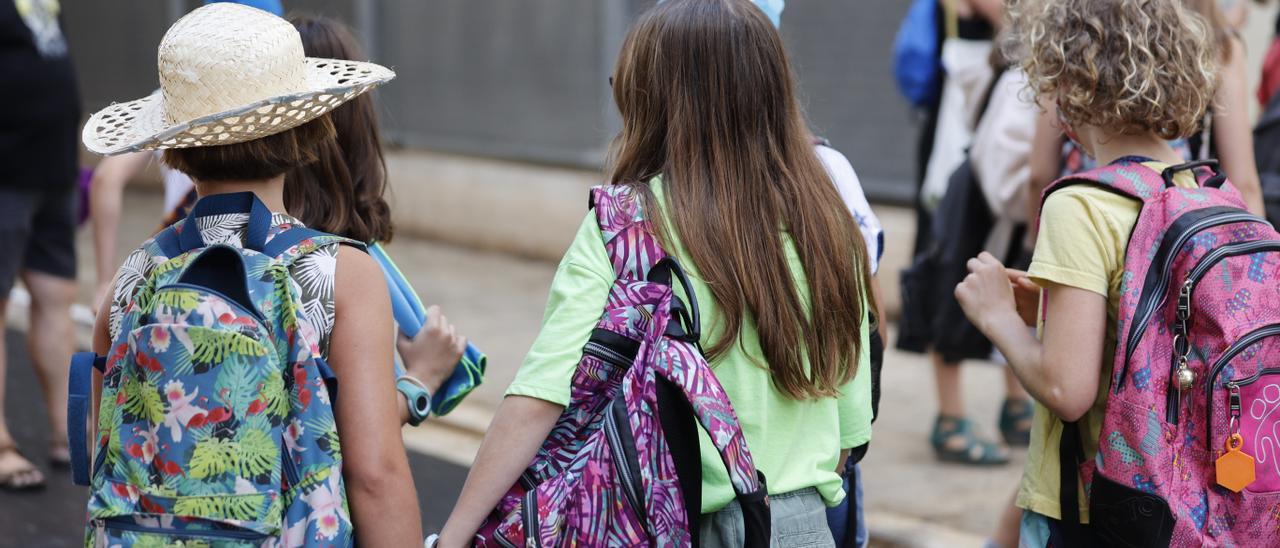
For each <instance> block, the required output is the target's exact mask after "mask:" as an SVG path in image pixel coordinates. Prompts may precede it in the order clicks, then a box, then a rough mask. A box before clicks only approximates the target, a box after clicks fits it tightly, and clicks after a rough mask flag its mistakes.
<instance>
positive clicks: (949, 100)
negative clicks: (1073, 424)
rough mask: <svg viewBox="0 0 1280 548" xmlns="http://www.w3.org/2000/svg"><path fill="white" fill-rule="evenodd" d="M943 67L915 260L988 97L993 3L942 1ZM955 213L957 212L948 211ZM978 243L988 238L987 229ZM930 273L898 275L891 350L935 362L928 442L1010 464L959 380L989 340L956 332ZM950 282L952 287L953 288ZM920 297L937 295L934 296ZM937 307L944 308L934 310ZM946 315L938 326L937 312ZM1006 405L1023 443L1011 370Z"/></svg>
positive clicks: (953, 457)
mask: <svg viewBox="0 0 1280 548" xmlns="http://www.w3.org/2000/svg"><path fill="white" fill-rule="evenodd" d="M943 6H944V8H945V12H944V13H945V16H944V19H943V23H942V24H943V28H945V29H946V38H945V39H944V40H943V42H942V50H941V62H942V66H943V68H944V70H945V74H946V77H945V78H946V79H945V83H944V84H943V88H942V96H941V102H940V104H939V107H938V114H937V123H936V128H934V134H933V142H932V145H931V146H930V147H929V148H930V154H929V159H928V162H927V163H926V165H925V170H924V177H923V181H922V185H921V187H920V191H919V195H918V196H917V210H916V215H917V221H916V226H917V233H916V245H915V253H914V255H915V256H916V257H922V256H924V255H926V254H930V253H936V252H939V251H940V250H939V249H938V247H939V245H940V244H939V243H938V242H935V241H934V238H933V237H932V236H931V235H932V234H933V233H934V232H935V227H934V226H933V222H934V220H935V218H936V216H938V215H941V214H942V212H939V211H937V209H938V208H939V207H942V206H940V204H941V203H942V202H943V197H944V195H945V194H946V193H947V191H948V187H949V184H950V182H951V179H952V176H953V174H954V173H955V172H956V169H957V168H958V167H960V165H961V164H963V163H964V162H965V158H966V150H967V149H968V148H969V146H970V144H971V143H972V138H973V135H972V133H973V127H974V124H975V123H976V121H975V120H976V118H977V117H978V116H979V111H981V110H982V109H983V106H984V102H985V100H986V99H987V98H988V94H987V93H986V91H987V90H988V89H989V87H990V85H991V82H992V78H993V71H992V67H991V64H990V61H989V57H990V53H991V46H992V38H993V36H994V33H995V29H996V27H997V26H998V25H999V22H1000V18H1001V17H1002V15H1001V13H1002V8H1001V3H1000V1H999V0H946V1H945V2H943ZM946 213H948V214H952V215H954V214H957V213H958V212H956V211H949V212H946ZM977 232H981V233H982V234H980V235H978V236H977V237H978V238H981V239H983V240H985V239H986V234H985V232H986V231H985V230H978V231H977ZM937 275H938V274H937V272H936V269H935V268H933V267H932V266H924V265H922V266H921V268H918V269H912V271H908V272H906V273H904V275H903V284H902V287H903V303H904V305H903V311H902V318H901V321H900V324H899V326H900V332H899V338H898V342H897V347H898V348H899V349H901V350H907V351H913V352H928V353H929V356H930V359H931V360H932V362H933V371H934V383H935V388H936V394H937V400H938V414H937V416H936V417H935V418H934V425H933V430H932V433H931V434H930V444H931V446H932V447H933V450H934V453H935V455H936V456H937V457H938V458H939V459H940V460H942V461H946V462H955V463H961V464H973V465H998V464H1004V463H1007V462H1008V461H1009V450H1008V447H1006V446H1005V444H1002V443H1000V442H996V441H992V440H989V439H986V438H984V437H983V436H982V435H981V434H980V433H979V432H978V431H977V430H976V429H975V427H974V425H973V423H972V422H971V421H970V419H969V418H968V412H967V410H966V406H965V402H964V397H963V389H962V383H961V370H960V367H959V366H960V362H961V361H963V360H965V359H987V358H989V357H990V355H991V346H990V343H987V342H985V341H984V340H981V338H980V336H978V335H976V333H973V331H974V330H973V329H969V330H968V332H961V331H960V327H958V326H962V325H963V324H966V323H967V322H966V321H965V320H964V318H963V315H962V314H960V313H959V309H958V305H953V304H951V303H953V302H954V299H953V298H952V297H951V295H950V291H949V290H945V288H943V287H942V286H946V285H949V284H947V283H945V281H941V280H939V279H937ZM952 285H953V284H952ZM925 295H935V296H936V298H931V297H926V296H925ZM938 307H942V308H938ZM948 309H950V310H951V311H952V313H951V314H950V315H949V316H946V317H947V318H952V319H949V320H945V321H940V320H939V317H940V316H942V315H941V314H940V310H948ZM1004 384H1005V401H1004V402H1003V404H1002V405H1001V411H1000V416H999V418H998V426H999V431H1000V433H1001V436H1002V437H1003V438H1004V442H1005V443H1007V444H1012V445H1025V443H1026V440H1027V439H1028V437H1029V433H1030V427H1031V420H1030V419H1031V411H1032V407H1031V405H1030V401H1029V400H1028V398H1027V395H1026V392H1025V391H1023V390H1022V387H1021V386H1020V385H1019V384H1018V382H1017V379H1016V378H1014V377H1013V375H1012V373H1008V372H1006V374H1005V382H1004Z"/></svg>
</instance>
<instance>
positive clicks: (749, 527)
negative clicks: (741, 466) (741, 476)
mask: <svg viewBox="0 0 1280 548" xmlns="http://www.w3.org/2000/svg"><path fill="white" fill-rule="evenodd" d="M756 477H757V478H758V479H759V481H760V490H759V491H756V492H754V493H747V494H745V495H738V505H739V506H740V507H741V508H742V525H743V531H744V532H745V533H746V534H745V535H744V539H743V543H742V546H743V547H744V548H769V541H770V540H771V539H772V538H773V534H772V530H773V520H772V517H771V516H770V514H769V485H768V482H766V481H765V477H764V472H761V471H759V470H756Z"/></svg>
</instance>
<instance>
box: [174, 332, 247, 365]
mask: <svg viewBox="0 0 1280 548" xmlns="http://www.w3.org/2000/svg"><path fill="white" fill-rule="evenodd" d="M186 332H187V336H189V337H191V344H192V346H193V347H194V348H193V349H192V351H191V359H192V360H193V361H195V362H197V363H203V364H221V363H224V362H226V361H232V360H234V359H236V358H244V357H255V358H256V357H261V356H265V355H267V348H266V347H264V346H262V344H261V343H259V342H258V341H255V340H253V339H251V338H249V337H246V336H244V335H241V334H239V333H236V332H234V331H217V330H213V329H207V328H201V327H190V328H187V329H186Z"/></svg>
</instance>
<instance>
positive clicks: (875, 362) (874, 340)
mask: <svg viewBox="0 0 1280 548" xmlns="http://www.w3.org/2000/svg"><path fill="white" fill-rule="evenodd" d="M878 321H883V320H879V319H878ZM868 335H869V336H868V348H867V352H868V353H869V354H870V355H871V356H870V360H871V422H872V424H874V423H875V422H876V419H877V418H879V416H880V373H881V371H882V370H883V369H884V340H883V339H881V338H880V331H879V330H875V329H872V330H871V333H869V334H868ZM864 453H865V451H864ZM859 460H861V457H859ZM854 462H857V461H854Z"/></svg>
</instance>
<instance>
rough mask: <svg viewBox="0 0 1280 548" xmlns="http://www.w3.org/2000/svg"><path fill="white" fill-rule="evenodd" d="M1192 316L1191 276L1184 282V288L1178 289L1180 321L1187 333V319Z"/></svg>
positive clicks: (1184, 331)
mask: <svg viewBox="0 0 1280 548" xmlns="http://www.w3.org/2000/svg"><path fill="white" fill-rule="evenodd" d="M1190 318H1191V278H1187V281H1186V282H1184V283H1183V284H1182V289H1181V290H1180V291H1178V322H1179V323H1180V324H1182V326H1181V327H1182V329H1183V333H1186V323H1187V320H1188V319H1190Z"/></svg>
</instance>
